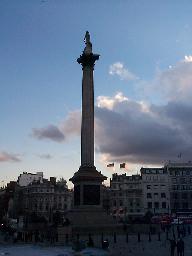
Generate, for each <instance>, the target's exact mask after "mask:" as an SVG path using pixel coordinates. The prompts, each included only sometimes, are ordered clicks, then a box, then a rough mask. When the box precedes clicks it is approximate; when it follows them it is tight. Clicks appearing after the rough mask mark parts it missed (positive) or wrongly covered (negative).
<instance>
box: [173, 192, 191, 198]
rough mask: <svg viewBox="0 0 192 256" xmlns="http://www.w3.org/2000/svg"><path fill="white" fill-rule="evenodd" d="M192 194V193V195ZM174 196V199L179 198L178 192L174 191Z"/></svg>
mask: <svg viewBox="0 0 192 256" xmlns="http://www.w3.org/2000/svg"><path fill="white" fill-rule="evenodd" d="M191 196H192V195H191ZM173 198H174V199H178V194H177V193H173Z"/></svg>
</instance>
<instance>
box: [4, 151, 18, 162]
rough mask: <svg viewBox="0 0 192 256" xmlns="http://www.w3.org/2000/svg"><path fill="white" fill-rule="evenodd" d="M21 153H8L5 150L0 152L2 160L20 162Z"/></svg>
mask: <svg viewBox="0 0 192 256" xmlns="http://www.w3.org/2000/svg"><path fill="white" fill-rule="evenodd" d="M20 161H21V159H20V157H19V155H17V154H12V153H8V152H5V151H2V152H0V162H20Z"/></svg>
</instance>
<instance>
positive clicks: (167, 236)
mask: <svg viewBox="0 0 192 256" xmlns="http://www.w3.org/2000/svg"><path fill="white" fill-rule="evenodd" d="M168 239H169V233H168V231H166V240H168Z"/></svg>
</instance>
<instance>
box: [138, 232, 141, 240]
mask: <svg viewBox="0 0 192 256" xmlns="http://www.w3.org/2000/svg"><path fill="white" fill-rule="evenodd" d="M137 238H138V242H141V235H140V233H138V237H137Z"/></svg>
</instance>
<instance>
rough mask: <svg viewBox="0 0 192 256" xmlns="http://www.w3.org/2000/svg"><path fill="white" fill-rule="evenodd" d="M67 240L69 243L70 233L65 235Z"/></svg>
mask: <svg viewBox="0 0 192 256" xmlns="http://www.w3.org/2000/svg"><path fill="white" fill-rule="evenodd" d="M65 242H66V244H68V242H69V235H68V234H66V235H65Z"/></svg>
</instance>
